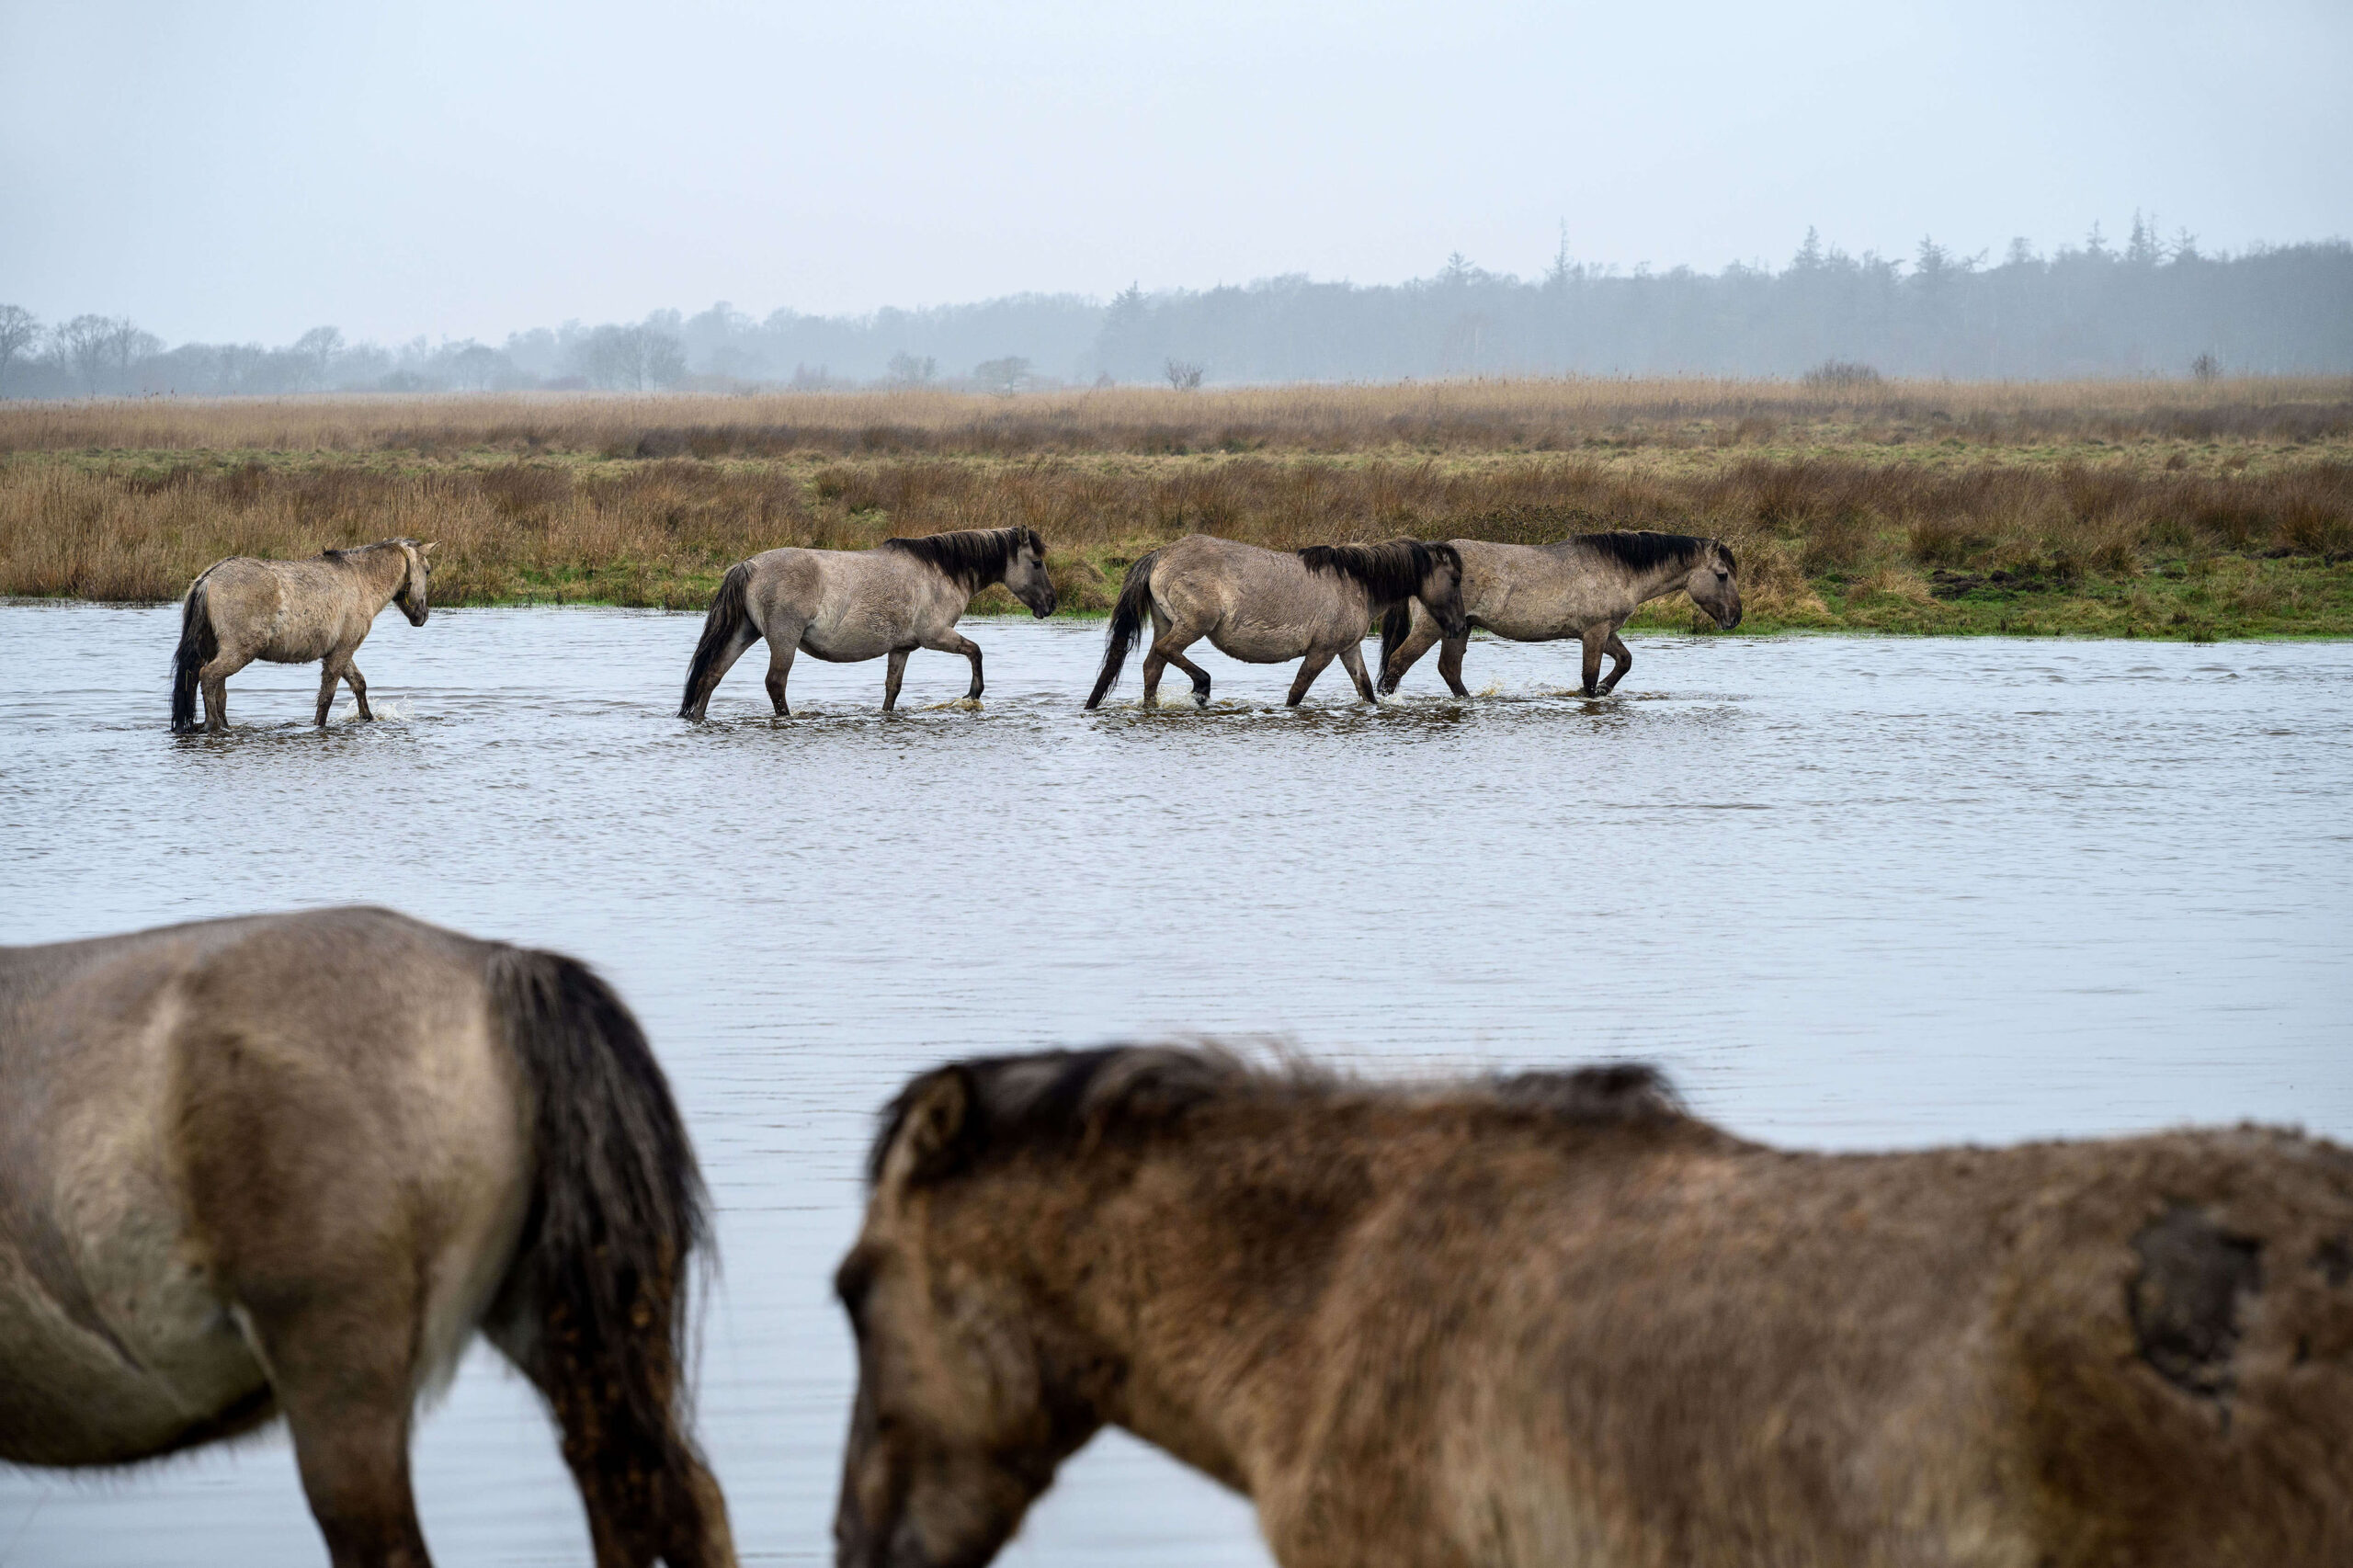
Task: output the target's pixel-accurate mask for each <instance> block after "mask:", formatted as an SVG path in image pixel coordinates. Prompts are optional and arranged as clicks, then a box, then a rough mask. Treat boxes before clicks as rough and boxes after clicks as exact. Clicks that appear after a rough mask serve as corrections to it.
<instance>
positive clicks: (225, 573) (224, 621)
mask: <svg viewBox="0 0 2353 1568" xmlns="http://www.w3.org/2000/svg"><path fill="white" fill-rule="evenodd" d="M432 553H433V547H432V546H431V545H429V544H419V543H418V542H417V541H416V540H413V539H387V540H378V541H377V542H376V543H374V544H368V545H361V546H359V547H358V549H355V550H330V551H326V552H325V553H324V554H323V555H321V556H320V557H319V558H318V559H317V560H315V561H256V560H255V559H253V558H252V557H250V556H244V555H235V556H232V557H230V558H229V559H228V560H226V561H218V562H213V563H212V564H211V565H210V566H208V567H206V568H205V569H204V572H203V574H202V575H200V576H199V577H198V578H197V580H196V582H195V584H194V585H192V586H191V587H189V589H188V601H187V603H186V604H185V605H184V606H183V607H182V608H181V610H180V645H179V650H178V652H176V653H174V654H173V655H172V732H173V733H175V734H186V733H188V732H189V731H191V730H194V729H195V728H196V694H197V689H198V687H202V688H203V691H204V727H205V729H207V730H208V731H210V732H211V733H214V734H218V733H221V732H222V730H224V729H226V728H227V727H228V724H229V677H230V676H233V675H235V674H236V673H237V672H238V671H239V670H242V669H244V667H245V666H246V665H250V664H252V663H253V662H254V661H255V660H256V659H267V661H269V662H270V663H271V664H274V665H307V664H309V663H310V662H311V661H312V660H313V659H316V660H318V661H319V662H320V665H321V673H320V676H319V710H318V718H317V721H316V722H318V723H320V724H324V723H325V722H327V710H328V709H329V708H331V707H333V706H334V704H335V682H336V681H337V680H342V681H344V682H346V683H347V684H348V685H349V686H350V687H351V695H352V698H353V699H354V700H356V701H357V702H358V704H359V716H360V717H361V718H362V719H373V718H374V717H375V716H376V715H375V714H374V713H372V712H370V711H369V708H368V682H367V681H366V680H365V679H363V678H362V677H361V676H360V674H359V666H358V665H355V664H353V663H352V662H351V655H352V653H353V652H354V651H355V650H356V649H358V646H359V644H360V643H361V642H363V641H365V640H366V638H367V636H368V629H369V626H370V625H372V624H374V622H375V619H376V616H377V614H378V612H379V611H381V610H382V608H384V607H385V606H386V605H387V604H398V605H399V606H400V607H401V611H402V613H403V614H404V615H406V616H407V617H408V619H409V624H410V625H412V626H423V625H424V624H425V618H426V614H427V612H428V608H429V607H428V606H427V605H426V585H427V583H428V582H429V581H430V580H431V578H432V575H433V565H432V562H431V561H430V560H429V559H428V558H429V557H430V556H431V555H432Z"/></svg>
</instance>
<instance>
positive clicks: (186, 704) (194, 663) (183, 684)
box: [172, 577, 221, 735]
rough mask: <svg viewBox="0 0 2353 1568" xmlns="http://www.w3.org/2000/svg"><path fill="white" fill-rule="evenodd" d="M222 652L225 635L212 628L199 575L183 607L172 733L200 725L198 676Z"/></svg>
mask: <svg viewBox="0 0 2353 1568" xmlns="http://www.w3.org/2000/svg"><path fill="white" fill-rule="evenodd" d="M220 652H221V636H220V633H218V632H216V631H213V630H212V613H211V611H210V609H209V608H206V605H205V602H204V579H203V578H201V577H199V578H198V579H197V580H196V585H195V586H193V587H191V588H189V589H188V603H186V604H185V605H183V606H181V607H180V645H179V648H178V650H177V651H176V653H173V654H172V733H174V734H176V735H185V734H187V733H188V732H189V731H190V730H193V729H195V728H196V684H197V677H198V676H200V675H202V674H203V673H204V666H205V665H208V664H210V662H211V661H212V660H213V659H214V658H215V657H216V656H218V655H219V653H220Z"/></svg>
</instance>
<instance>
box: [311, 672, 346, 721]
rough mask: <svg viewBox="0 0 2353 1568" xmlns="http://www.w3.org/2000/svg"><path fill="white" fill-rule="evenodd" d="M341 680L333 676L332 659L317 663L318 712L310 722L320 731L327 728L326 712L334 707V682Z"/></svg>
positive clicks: (339, 677)
mask: <svg viewBox="0 0 2353 1568" xmlns="http://www.w3.org/2000/svg"><path fill="white" fill-rule="evenodd" d="M342 678H343V677H342V676H338V675H336V674H335V660H334V659H332V658H327V659H322V660H320V661H319V710H318V714H317V716H316V717H315V718H313V720H312V721H311V722H313V724H316V725H317V726H318V727H319V728H320V729H322V730H324V729H325V728H326V727H327V710H329V709H331V708H333V707H334V706H335V682H336V681H338V680H340V679H342Z"/></svg>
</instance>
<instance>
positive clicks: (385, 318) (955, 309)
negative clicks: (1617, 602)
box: [0, 0, 2353, 398]
mask: <svg viewBox="0 0 2353 1568" xmlns="http://www.w3.org/2000/svg"><path fill="white" fill-rule="evenodd" d="M2348 78H2353V13H2348V12H2347V10H2346V9H2345V8H2344V7H2342V6H2334V5H2326V4H2316V3H2313V0H2252V3H2251V4H2249V5H2247V6H2238V7H2233V8H2231V9H2230V10H2229V11H2228V12H2227V13H2225V12H2218V11H2214V10H2212V9H2211V8H2206V7H2199V6H2188V5H2176V4H2169V3H2160V4H2156V5H2138V6H2124V5H2122V4H2120V3H2109V0H2086V3H2085V4H2082V5H2077V6H2067V7H2061V8H2052V7H2049V6H2037V5H2029V4H2026V3H2024V0H2019V3H2016V4H2012V3H2008V0H1980V3H1978V4H1973V5H1969V6H1961V5H1957V4H1955V5H1936V4H1932V5H1924V6H1906V7H1895V8H1891V7H1886V6H1870V5H1863V4H1859V3H1856V4H1850V3H1847V0H1806V3H1804V4H1802V5H1799V6H1794V7H1781V8H1775V9H1771V10H1768V11H1758V10H1756V9H1755V8H1753V7H1740V6H1729V5H1721V4H1700V5H1697V6H1686V7H1677V8H1673V9H1671V10H1669V9H1666V8H1659V9H1657V10H1655V11H1653V10H1644V9H1643V8H1633V7H1624V6H1600V5H1567V6H1556V7H1546V8H1542V9H1541V10H1540V11H1536V10H1532V9H1531V8H1529V7H1525V6H1509V5H1503V4H1486V3H1483V0H1463V3H1461V4H1452V5H1447V6H1438V5H1434V4H1422V3H1400V4H1385V5H1373V6H1337V5H1326V4H1322V3H1320V0H1300V3H1294V4H1286V5H1278V6H1241V5H1229V4H1222V3H1216V4H1199V5H1183V6H1173V7H1165V8H1160V9H1156V10H1154V11H1153V12H1152V13H1150V14H1141V13H1129V12H1124V11H1103V10H1099V9H1097V8H1094V7H1085V6H1071V5H1065V4H1062V3H1060V0H1018V3H1016V4H1010V5H1006V6H992V7H987V8H985V9H974V8H969V7H960V6H948V5H944V4H934V3H931V0H899V3H896V4H889V5H883V6H876V7H867V8H862V9H861V10H860V11H859V12H858V13H857V14H856V15H855V16H852V15H850V14H847V13H842V14H835V13H832V12H827V11H824V10H822V9H819V8H809V7H801V8H779V7H769V6H746V5H740V4H734V3H733V0H698V3H694V4H688V5H684V6H677V7H672V8H668V9H665V11H664V12H663V13H662V14H661V15H660V16H659V17H653V16H649V15H648V14H646V13H644V12H642V10H640V9H636V8H631V7H627V6H618V5H606V4H601V3H597V0H591V3H587V4H584V5H580V6H565V7H554V6H538V5H501V6H460V5H457V4H455V3H454V0H448V3H445V0H423V3H421V4H419V5H417V6H412V7H404V8H402V9H401V10H400V11H399V12H398V13H392V12H372V11H367V10H348V9H345V8H328V9H321V8H314V7H302V6H291V5H284V4H278V3H259V0H231V3H224V4H222V5H220V6H206V7H202V8H201V9H200V10H199V9H186V10H183V9H177V8H157V7H153V6H139V5H128V4H110V3H106V0H99V3H95V4H91V5H87V6H20V7H12V8H11V14H10V15H9V17H8V18H7V22H6V47H5V48H0V305H5V306H6V307H8V308H7V309H6V310H0V395H6V396H13V397H33V398H57V397H70V396H87V395H94V394H96V395H142V394H147V393H165V392H167V393H176V394H181V395H220V394H237V393H270V394H283V393H290V392H315V391H380V392H429V391H441V390H472V391H494V390H524V389H566V388H580V389H588V388H598V389H620V390H630V391H643V390H649V389H661V388H673V387H682V388H688V389H697V390H705V391H724V390H729V389H733V388H754V387H799V388H804V389H813V388H824V387H829V386H838V385H844V384H856V385H862V386H872V385H877V384H901V385H913V384H937V385H940V386H944V387H949V388H960V387H961V388H967V389H974V390H996V391H1019V390H1022V389H1025V388H1039V387H1051V386H1056V385H1062V386H1073V385H1078V386H1084V385H1092V384H1095V383H1097V382H1098V381H1103V380H1106V379H1108V380H1109V381H1113V382H1118V383H1124V384H1135V383H1153V382H1158V381H1164V380H1165V381H1171V382H1173V383H1174V384H1176V385H1179V386H1182V385H1184V384H1187V383H1188V381H1195V380H1198V381H1199V382H1200V383H1202V384H1220V383H1222V384H1245V383H1267V382H1279V381H1378V380H1393V379H1400V378H1407V377H1413V378H1429V377H1463V376H1497V375H1502V376H1516V375H1558V374H1563V373H1571V374H1584V375H1603V376H1609V375H1617V376H1628V375H1631V376H1652V375H1711V376H1743V377H1746V376H1784V377H1787V376H1796V375H1800V374H1802V373H1804V372H1806V371H1808V370H1809V369H1816V368H1818V367H1820V366H1822V365H1824V363H1825V362H1838V363H1847V364H1852V365H1859V366H1864V367H1868V368H1870V369H1872V370H1874V371H1876V372H1877V373H1879V374H1881V375H1884V376H1890V377H1905V376H1913V377H1917V376H1927V377H1952V378H1964V379H1965V378H2036V379H2045V378H2081V377H2086V376H2092V377H2112V376H2145V375H2161V376H2186V375H2189V374H2192V373H2193V371H2194V370H2195V371H2198V372H2203V373H2220V374H2223V375H2234V374H2248V373H2254V374H2312V373H2321V374H2330V373H2341V372H2345V371H2347V370H2353V249H2348V247H2347V243H2346V241H2347V227H2348V222H2347V220H2348V216H2353V160H2347V159H2346V158H2345V157H2344V156H2343V155H2342V150H2343V148H2345V147H2346V146H2348V145H2353V95H2347V94H2346V93H2345V92H2344V91H2343V90H2342V84H2343V82H2344V81H2345V80H2347V79H2348ZM709 301H726V302H722V303H715V304H713V303H709Z"/></svg>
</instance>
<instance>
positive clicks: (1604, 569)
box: [1381, 532, 1740, 697]
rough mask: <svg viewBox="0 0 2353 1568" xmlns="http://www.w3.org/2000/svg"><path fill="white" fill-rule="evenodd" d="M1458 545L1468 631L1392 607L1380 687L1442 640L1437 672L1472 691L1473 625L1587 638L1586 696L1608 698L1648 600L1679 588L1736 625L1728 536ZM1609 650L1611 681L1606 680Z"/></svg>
mask: <svg viewBox="0 0 2353 1568" xmlns="http://www.w3.org/2000/svg"><path fill="white" fill-rule="evenodd" d="M1454 548H1455V549H1456V551H1459V552H1460V553H1461V557H1462V610H1463V619H1464V623H1465V624H1464V626H1463V629H1462V630H1461V631H1448V630H1446V629H1445V628H1444V627H1442V626H1440V625H1439V624H1438V621H1437V619H1435V618H1433V617H1432V616H1431V615H1430V614H1429V613H1428V612H1427V610H1424V609H1421V608H1419V607H1417V606H1414V605H1400V606H1398V607H1397V608H1395V609H1392V611H1390V613H1389V614H1388V615H1387V616H1386V617H1384V618H1383V619H1382V620H1381V690H1383V691H1394V690H1396V689H1397V683H1398V682H1399V681H1401V680H1404V678H1405V672H1406V671H1407V670H1410V669H1412V668H1413V667H1414V661H1415V660H1416V659H1418V658H1420V657H1421V656H1422V655H1423V654H1424V653H1428V652H1429V650H1430V645H1431V644H1432V643H1434V642H1440V641H1441V640H1443V642H1444V643H1445V645H1444V646H1443V647H1441V648H1440V649H1439V650H1438V674H1439V675H1441V676H1445V677H1446V684H1447V686H1448V687H1449V689H1451V690H1452V691H1453V693H1454V695H1455V696H1457V697H1468V696H1469V695H1471V693H1470V688H1469V687H1465V686H1464V685H1463V684H1462V650H1463V647H1464V645H1465V644H1466V643H1468V642H1469V641H1470V636H1471V631H1470V629H1471V628H1472V627H1474V626H1475V627H1480V628H1483V629H1484V630H1486V631H1492V632H1494V633H1495V635H1496V636H1498V637H1508V638H1510V639H1511V640H1512V641H1513V642H1556V641H1560V640H1563V639H1566V638H1572V637H1574V638H1575V639H1577V640H1578V641H1580V642H1583V643H1584V644H1585V668H1584V672H1583V674H1584V677H1585V678H1584V690H1585V695H1586V696H1587V697H1607V696H1608V695H1609V693H1610V692H1611V691H1612V690H1614V689H1616V687H1617V685H1618V683H1619V682H1620V680H1622V679H1624V678H1625V675H1626V672H1627V671H1628V670H1630V669H1631V668H1633V666H1634V655H1633V653H1632V651H1631V649H1629V648H1628V647H1627V646H1626V643H1625V641H1624V639H1622V638H1620V636H1619V635H1618V630H1619V628H1620V627H1622V626H1624V625H1625V624H1626V618H1627V617H1629V616H1631V615H1632V614H1633V613H1634V611H1636V610H1637V609H1640V608H1642V607H1643V605H1645V604H1647V603H1649V602H1650V601H1651V600H1653V599H1657V598H1665V597H1666V596H1667V595H1669V594H1671V593H1674V592H1676V591H1677V589H1681V590H1682V591H1684V592H1686V593H1688V594H1689V595H1690V596H1691V602H1692V603H1694V604H1696V605H1698V606H1699V608H1701V609H1703V610H1706V611H1707V612H1708V614H1709V615H1710V616H1711V617H1712V618H1713V619H1714V620H1715V623H1716V624H1717V625H1718V626H1720V627H1722V629H1723V630H1724V631H1731V630H1732V629H1733V627H1735V626H1738V625H1739V624H1740V569H1739V567H1738V566H1737V565H1736V564H1735V563H1734V562H1733V555H1732V547H1731V546H1729V545H1727V544H1725V543H1724V542H1723V540H1717V539H1700V538H1697V537H1695V536H1693V535H1690V534H1662V533H1647V532H1639V533H1638V532H1621V533H1602V534H1580V535H1578V536H1577V537H1576V538H1574V539H1564V540H1561V541H1560V542H1559V543H1557V544H1547V545H1539V546H1529V545H1524V544H1489V543H1486V542H1484V541H1483V540H1475V539H1458V540H1455V541H1454ZM1604 653H1608V655H1609V661H1610V668H1609V678H1608V680H1602V679H1601V678H1600V676H1601V655H1602V654H1604Z"/></svg>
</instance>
